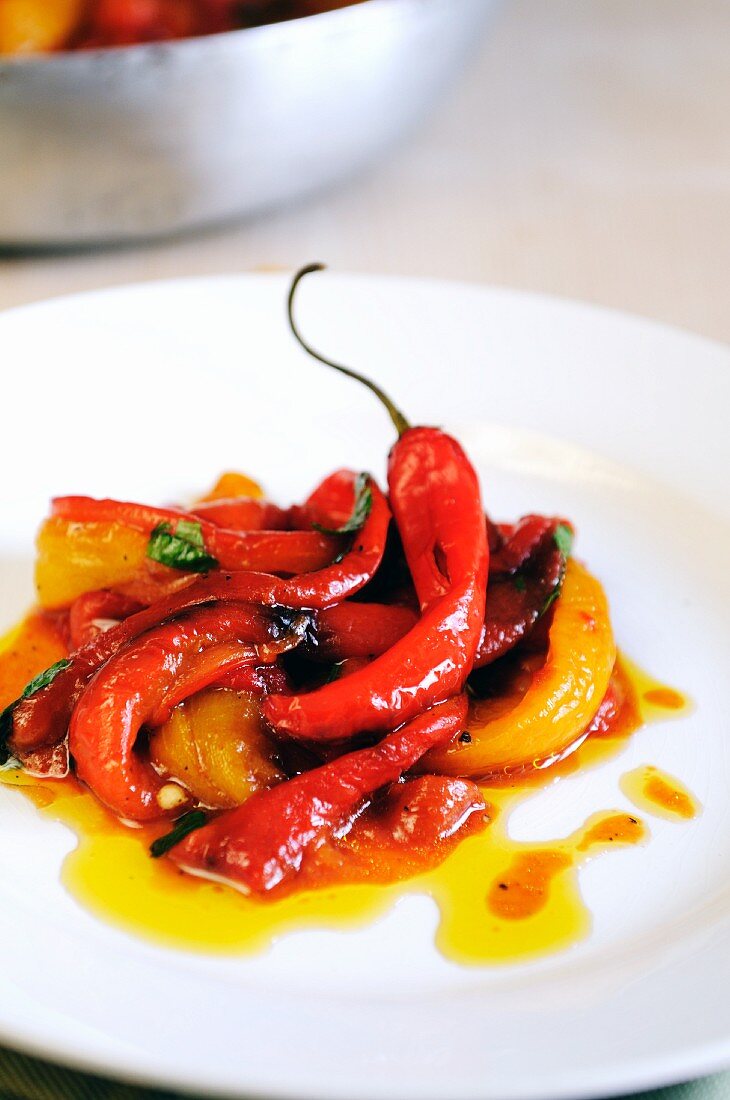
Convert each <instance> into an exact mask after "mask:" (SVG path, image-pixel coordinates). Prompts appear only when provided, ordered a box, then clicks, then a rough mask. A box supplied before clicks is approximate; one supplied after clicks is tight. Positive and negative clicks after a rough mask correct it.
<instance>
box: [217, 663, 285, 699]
mask: <svg viewBox="0 0 730 1100" xmlns="http://www.w3.org/2000/svg"><path fill="white" fill-rule="evenodd" d="M215 682H216V684H217V686H218V687H223V688H230V690H231V691H250V692H252V693H253V694H254V695H269V694H270V693H271V692H274V691H275V692H276V693H277V694H279V695H282V694H286V692H288V691H291V687H290V685H289V680H288V677H287V675H286V672H285V671H284V669H283V668H282V667H281V665H258V664H255V665H242V666H241V667H240V668H237V669H234V670H233V671H232V672H227V673H226V674H225V675H224V676H221V677H220V679H218V680H216V681H215Z"/></svg>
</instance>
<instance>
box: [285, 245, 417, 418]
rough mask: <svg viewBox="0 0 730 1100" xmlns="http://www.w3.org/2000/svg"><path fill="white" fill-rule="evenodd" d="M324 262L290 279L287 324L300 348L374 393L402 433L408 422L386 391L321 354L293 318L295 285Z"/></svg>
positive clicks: (309, 267)
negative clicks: (304, 335) (305, 337)
mask: <svg viewBox="0 0 730 1100" xmlns="http://www.w3.org/2000/svg"><path fill="white" fill-rule="evenodd" d="M325 270H326V268H325V265H324V264H307V266H306V267H302V268H300V270H299V271H297V273H296V275H295V276H294V279H293V280H292V284H291V288H290V290H289V298H288V301H287V314H288V317H289V326H290V328H291V330H292V332H293V334H294V337H295V339H296V340H297V342H298V343H299V344H300V345H301V347H302V348H304V350H305V351H306V352H307V354H308V355H311V356H312V358H313V359H317V360H318V361H319V362H320V363H324V365H325V366H326V367H332V369H333V370H336V371H339V372H340V374H344V375H347V377H348V378H354V379H355V381H356V382H360V383H361V384H362V385H363V386H367V388H368V389H369V390H370V392H371V393H374V394H375V396H376V397H377V399H378V401H380V403H381V405H383V406H384V408H385V409H386V411H387V413H388V416H389V417H390V419H391V420H392V421H393V426H394V428H395V430H396V431H397V433H398V435H399V436H401V435H403V433H404V432H406V431H408V429H409V428H410V426H411V425H410V423H409V422H408V420H407V419H406V418H405V416H404V415H403V413H402V412H401V411H400V409H399V408H398V406H397V405H396V404H395V403H394V402H393V401H391V399H390V398H389V397H388V395H387V393H385V391H384V390H382V389H381V388H380V386H378V385H377V384H376V383H375V382H372V381H371V380H370V379H369V378H366V377H365V375H364V374H360V373H359V372H358V371H356V370H353V369H352V368H351V367H344V366H342V364H341V363H335V362H334V360H332V359H328V358H327V357H326V356H325V355H321V354H320V353H319V352H318V351H316V350H315V348H313V347H312V346H311V344H309V343H308V342H307V341H306V340H305V339H304V337H303V336H302V334H301V332H300V331H299V328H298V326H297V323H296V321H295V320H294V298H295V297H296V292H297V287H298V286H299V284H300V282H301V281H302V279H303V278H304V276H305V275H311V274H312V272H314V271H325Z"/></svg>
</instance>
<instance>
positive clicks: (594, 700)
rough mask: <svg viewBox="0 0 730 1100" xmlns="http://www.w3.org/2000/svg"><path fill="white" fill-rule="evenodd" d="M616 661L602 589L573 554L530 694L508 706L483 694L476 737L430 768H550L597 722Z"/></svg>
mask: <svg viewBox="0 0 730 1100" xmlns="http://www.w3.org/2000/svg"><path fill="white" fill-rule="evenodd" d="M615 660H616V644H615V642H614V638H613V631H612V629H611V621H610V619H609V614H608V603H607V601H606V595H605V593H604V591H603V588H602V587H601V585H600V584H599V582H598V581H597V580H596V579H595V577H592V576H591V574H590V573H588V572H587V570H586V569H584V568H583V566H582V565H579V564H578V563H577V562H576V561H573V560H571V561H570V562H569V563H568V567H567V570H566V574H565V581H564V583H563V589H562V592H561V595H560V598H559V599H558V600H557V602H556V604H555V611H554V615H553V621H552V625H551V627H550V635H549V645H548V653H547V658H546V660H545V664H544V665H543V666H542V667H541V668H539V669H538V670H537V671H536V672H535V673H534V674H533V677H532V681H531V684H530V686H529V687H528V689H527V691H526V693H525V694H524V695H522V696H521V697H518V701H517V702H515V704H514V706H511V707H508V708H507V709H506V711H505V708H504V701H503V700H502V701H500V700H496V701H495V700H491V699H485V700H476V701H475V702H474V703H473V704H472V706H471V708H470V714H469V718H468V724H467V729H468V731H469V734H470V736H471V741H466V742H465V741H456V742H454V743H453V744H451V745H449V746H448V748H446V749H440V750H439V751H437V752H430V753H429V754H428V756H426V758H425V766H426V768H427V769H428V771H432V772H436V773H439V774H443V775H458V776H469V777H471V778H474V779H482V778H486V777H496V776H499V775H500V774H504V773H505V772H510V771H513V770H514V771H519V770H522V769H524V768H529V767H541V766H542V767H545V766H546V765H547V764H548V763H551V762H553V761H554V760H555V759H556V758H558V757H559V756H560V755H561V754H564V753H565V752H566V750H567V749H569V748H570V747H571V746H572V745H573V744H575V742H577V741H578V740H579V739H580V738H581V735H582V734H583V733H584V732H585V730H586V728H587V727H588V726H589V725H590V723H591V721H592V719H593V717H594V716H595V713H596V711H597V710H598V707H599V706H600V704H601V701H602V699H603V697H604V695H605V693H606V690H607V688H608V683H609V679H610V677H611V671H612V669H613V666H614V662H615Z"/></svg>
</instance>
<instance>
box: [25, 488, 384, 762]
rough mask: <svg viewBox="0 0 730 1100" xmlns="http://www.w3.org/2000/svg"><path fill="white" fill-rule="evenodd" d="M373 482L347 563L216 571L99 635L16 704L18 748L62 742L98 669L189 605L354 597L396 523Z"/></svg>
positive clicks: (310, 602)
mask: <svg viewBox="0 0 730 1100" xmlns="http://www.w3.org/2000/svg"><path fill="white" fill-rule="evenodd" d="M368 487H369V489H370V494H371V508H370V512H369V514H368V516H367V518H366V519H365V522H364V524H363V526H362V528H361V529H360V531H359V532H357V533H356V535H355V539H354V542H353V545H352V547H351V549H350V550H349V552H348V553H346V554H345V555H344V557H343V558H342V560H341V561H339V562H334V563H333V564H332V565H329V566H327V568H325V569H321V570H318V571H317V572H314V573H305V574H302V575H301V576H298V577H292V578H290V579H288V580H284V579H281V578H279V577H274V576H271V575H269V574H265V573H248V572H241V573H228V572H215V573H211V574H209V575H208V576H206V577H201V578H200V579H199V580H197V581H195V582H194V583H192V584H190V585H188V586H187V587H186V588H185V589H183V591H181V592H178V593H176V594H175V595H173V596H170V597H168V598H167V599H164V600H160V601H158V602H157V603H155V604H153V605H152V606H151V607H148V608H146V609H145V610H144V611H140V612H138V613H137V614H136V615H131V616H130V617H129V618H128V619H125V620H124V621H123V622H121V623H119V625H118V626H115V627H112V628H111V629H110V630H107V631H106V632H105V633H102V634H99V635H97V636H96V637H95V638H93V639H92V640H91V641H90V642H88V643H87V644H86V645H85V646H83V647H82V648H81V649H80V650H79V651H78V652H77V653H75V654H74V655H73V656H72V657H71V659H70V661H69V663H68V665H67V666H66V667H64V668H63V669H61V670H60V671H58V673H57V675H55V676H54V678H53V680H52V682H50V683H49V684H48V685H47V686H46V687H43V688H41V689H40V690H38V691H36V692H34V693H33V694H32V696H31V697H30V698H27V699H23V700H21V701H19V702H18V703H17V704H16V706H15V707H14V710H13V714H12V728H11V731H10V736H9V744H10V747H11V749H12V751H13V752H14V753H15V754H16V755H17V756H18V757H19V758H20V759H22V758H23V754H25V753H28V752H33V751H35V750H36V749H40V748H44V747H48V746H51V745H55V744H58V743H59V742H61V741H62V740H63V739H64V737H65V736H66V731H67V729H68V723H69V719H70V717H71V712H72V710H73V708H74V706H75V704H76V700H77V699H78V698H79V696H80V694H81V692H82V691H83V689H84V687H85V686H86V684H87V683H88V681H89V680H90V679H91V677H92V676H93V674H94V672H95V671H96V670H97V669H98V668H99V667H100V666H101V665H103V664H104V663H105V662H106V661H108V660H109V659H110V658H111V657H113V656H114V654H115V653H117V652H118V651H119V649H120V648H121V647H122V646H123V645H126V644H127V642H130V641H131V640H132V639H133V638H136V637H138V636H139V635H140V634H142V633H144V631H146V630H150V629H151V628H152V627H154V626H156V625H158V624H159V623H161V622H164V621H165V620H167V619H172V618H173V617H174V616H176V615H180V614H182V613H183V612H185V611H189V610H190V609H191V608H194V607H198V606H200V605H201V604H206V603H213V602H214V601H217V600H224V601H228V600H235V601H239V602H247V603H256V604H263V605H265V606H268V607H276V606H280V607H285V608H293V609H295V610H301V609H308V608H311V609H314V610H318V609H322V608H326V607H330V606H331V605H332V604H335V603H337V602H339V601H340V600H343V599H345V598H346V597H348V596H351V595H354V594H355V593H356V592H358V591H359V590H360V589H361V588H363V587H364V586H365V585H366V584H367V583H368V581H369V580H371V579H372V577H373V576H374V574H375V572H376V570H377V568H378V566H379V565H380V562H381V560H382V557H383V551H384V549H385V542H386V538H387V534H388V525H389V523H390V509H389V507H388V503H387V501H386V499H385V497H384V496H383V494H382V492H381V491H380V489H379V488H378V486H377V484H376V483H375V482H374V481H373V480H372V479H369V480H368Z"/></svg>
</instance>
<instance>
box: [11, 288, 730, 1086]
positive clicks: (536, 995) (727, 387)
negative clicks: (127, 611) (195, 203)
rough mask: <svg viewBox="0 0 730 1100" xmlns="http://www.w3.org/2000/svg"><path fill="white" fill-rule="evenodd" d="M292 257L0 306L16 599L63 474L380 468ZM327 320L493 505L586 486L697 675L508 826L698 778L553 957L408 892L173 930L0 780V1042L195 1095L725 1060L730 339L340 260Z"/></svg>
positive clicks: (436, 1082)
mask: <svg viewBox="0 0 730 1100" xmlns="http://www.w3.org/2000/svg"><path fill="white" fill-rule="evenodd" d="M286 285H287V280H286V279H285V278H283V277H278V276H277V277H259V276H255V277H241V278H226V279H212V280H202V281H192V282H179V283H166V284H162V285H148V286H140V287H134V288H129V289H123V290H115V291H112V292H109V293H103V294H96V295H88V296H83V297H78V298H71V299H67V300H62V301H57V302H52V303H49V304H45V305H39V306H32V307H30V308H27V309H23V310H19V311H17V312H14V313H8V314H5V315H4V316H3V317H1V318H0V347H2V360H3V364H4V372H3V379H4V380H3V390H4V399H5V400H4V410H3V411H4V415H3V427H2V433H1V434H0V455H1V457H2V469H3V471H4V472H3V478H2V491H1V496H2V501H1V503H2V516H3V523H2V535H1V536H0V540H1V541H0V554H1V555H2V566H3V569H2V578H1V585H2V586H1V588H0V618H1V619H2V622H3V623H5V622H7V623H10V622H11V621H12V620H13V618H14V616H16V615H17V614H18V613H19V612H20V611H21V610H22V609H23V607H24V606H25V605H26V604H27V603H28V601H29V599H30V597H31V587H30V567H29V562H30V551H31V543H32V537H33V531H34V528H35V526H36V524H37V521H38V519H39V517H40V516H41V515H42V513H43V510H44V507H45V504H46V498H47V497H48V496H50V495H51V494H52V493H60V492H74V491H80V492H84V493H91V494H98V495H104V494H108V495H111V496H120V497H125V496H126V497H136V496H139V497H142V498H145V499H149V500H155V499H159V500H167V499H175V498H176V497H179V496H180V494H182V493H184V492H189V491H192V490H195V489H198V488H200V487H201V486H205V484H206V483H207V482H209V481H210V480H211V479H212V478H213V476H214V475H215V474H216V473H217V472H218V471H219V470H221V469H222V468H226V467H234V468H236V467H239V468H243V469H245V470H247V471H250V472H251V473H252V474H254V475H261V476H262V477H263V478H264V479H265V481H266V483H267V485H268V487H269V489H270V490H271V492H272V494H273V495H274V496H275V497H278V498H280V499H282V500H285V501H287V500H291V499H296V498H297V497H300V496H301V494H302V493H304V492H305V491H306V490H307V489H308V487H310V486H311V485H312V484H313V483H314V482H315V481H316V480H317V478H318V477H319V476H320V475H321V474H322V473H323V472H324V471H327V470H329V469H331V468H333V467H335V466H338V465H342V464H347V465H350V466H354V467H356V468H371V469H373V470H375V471H377V472H378V473H382V471H383V467H384V455H385V453H386V451H387V448H388V446H389V445H390V443H391V441H392V431H391V429H390V427H389V424H388V422H387V420H386V417H385V415H384V414H383V413H382V411H381V410H380V409H379V408H378V407H377V406H376V404H375V403H374V401H373V400H372V399H371V398H370V397H369V395H368V394H366V393H365V392H361V391H360V390H359V389H358V388H357V387H356V386H355V385H354V383H351V382H349V381H347V380H346V379H342V378H339V377H336V376H334V375H333V374H332V373H331V372H327V371H325V369H324V368H321V367H319V366H318V365H317V364H315V363H313V362H311V361H308V360H307V359H306V357H304V356H303V355H302V354H301V353H300V352H299V351H298V350H297V348H296V347H295V346H294V344H293V342H292V341H291V339H290V337H289V336H288V333H287V329H286V325H285V322H284V307H283V302H284V295H285V288H286ZM300 316H301V318H302V322H303V324H304V325H305V327H306V330H307V332H308V333H309V334H311V338H312V339H313V340H314V341H316V342H317V343H318V344H319V345H320V346H321V347H322V348H325V349H326V350H327V351H328V352H330V353H331V354H333V355H338V356H340V357H341V358H342V359H343V360H344V361H346V362H351V363H353V364H357V365H359V366H360V367H362V368H363V369H365V370H368V371H369V372H370V373H371V374H372V375H374V376H376V377H377V378H378V379H379V380H380V381H381V382H382V383H383V384H384V385H385V386H386V387H387V388H388V389H389V390H391V391H392V392H393V394H394V395H395V397H396V398H397V399H398V400H399V402H401V403H402V405H403V407H404V408H405V410H406V411H407V412H408V413H409V414H410V415H411V417H412V418H413V420H414V421H416V422H418V421H420V422H433V421H438V422H440V423H442V424H444V425H447V426H448V427H449V428H452V429H454V430H456V431H458V432H459V433H460V434H461V436H462V438H463V439H464V442H465V443H466V444H467V446H468V447H469V448H470V450H471V452H472V454H473V455H474V457H475V459H476V460H477V462H478V464H479V467H480V470H481V474H482V477H483V487H484V496H485V501H486V503H487V505H488V507H489V508H490V511H492V512H493V513H495V514H496V515H500V516H513V515H517V514H519V513H520V512H523V511H525V510H528V509H530V510H541V509H546V510H554V511H558V510H559V511H561V512H564V513H566V514H568V515H570V516H571V517H573V518H574V520H575V521H576V523H577V525H578V528H579V531H580V542H579V553H580V554H581V556H583V557H585V558H586V559H587V560H588V561H589V562H590V563H591V565H592V567H593V568H594V569H595V571H596V572H597V573H598V574H599V575H600V576H601V577H602V578H603V580H604V581H605V583H606V587H607V589H608V592H609V594H610V597H611V601H612V605H613V614H614V620H615V626H616V630H617V634H618V637H619V640H620V643H621V644H622V646H623V647H624V649H625V650H626V651H627V652H628V653H629V654H630V655H631V656H633V657H635V658H636V659H638V660H639V661H640V662H641V663H642V664H643V665H644V666H645V667H648V668H649V669H650V670H651V671H652V672H653V673H654V674H656V675H657V676H659V677H660V678H662V679H664V680H666V681H668V682H669V683H671V684H673V685H675V686H677V687H679V688H681V689H683V690H684V691H686V692H688V693H689V694H690V695H691V696H692V697H693V699H694V700H695V703H696V709H695V711H694V713H693V714H692V715H691V716H689V717H687V718H684V719H682V720H680V721H675V722H672V723H667V724H664V725H655V726H652V727H649V728H647V729H646V730H644V731H642V732H641V733H640V734H639V735H637V737H635V738H634V739H633V741H632V742H631V743H630V745H629V747H628V748H627V749H626V750H625V752H624V753H623V755H622V756H621V757H620V758H619V759H616V760H614V761H611V762H610V763H608V764H606V765H604V766H603V767H602V768H601V769H600V770H598V771H594V772H591V773H589V774H586V775H583V776H576V777H573V778H570V779H567V780H565V781H564V782H562V783H561V784H559V785H558V787H557V789H556V788H553V789H552V790H550V791H546V792H545V793H543V794H540V795H539V796H537V797H536V798H535V799H533V800H532V801H531V802H530V803H529V804H528V805H527V806H525V807H524V808H523V809H521V810H520V812H519V814H518V815H516V816H515V818H514V821H513V831H514V833H515V834H516V835H519V836H521V837H536V838H537V837H539V836H557V835H560V834H561V833H563V834H565V833H567V832H569V831H570V830H571V829H573V828H575V827H576V826H577V825H578V824H579V823H580V822H581V821H582V820H583V819H584V817H585V816H586V814H587V813H589V812H591V811H592V810H593V809H595V808H597V807H599V806H604V805H605V806H611V805H616V806H625V807H627V806H628V803H627V802H626V801H625V799H624V798H623V796H622V795H621V793H620V791H619V788H618V777H619V776H620V774H621V773H622V772H624V771H625V770H627V769H628V768H630V767H634V766H637V765H638V764H641V763H644V762H653V763H655V764H658V765H660V766H661V767H663V768H666V769H667V770H669V771H670V772H673V773H675V774H677V775H679V776H680V777H681V778H682V779H683V780H684V781H685V782H686V783H687V784H688V785H689V787H690V788H691V789H692V790H693V791H694V792H695V794H696V795H697V796H698V797H699V799H700V800H701V801H702V803H704V806H705V811H704V814H703V815H702V816H701V817H700V818H698V819H697V820H695V821H694V822H692V823H691V824H688V825H685V826H676V825H673V824H670V823H668V822H662V821H658V820H657V821H655V822H653V823H652V825H651V829H652V841H651V843H650V845H649V847H648V848H645V849H644V848H641V849H634V850H629V851H625V852H617V853H614V855H613V857H612V858H611V859H607V860H598V861H595V862H594V863H591V864H589V865H588V866H587V867H586V868H585V869H584V870H583V871H582V873H581V885H582V890H583V893H584V896H585V898H586V899H587V902H588V904H589V907H590V909H591V911H592V912H593V914H594V926H593V931H592V934H591V936H590V937H589V938H588V939H587V940H586V941H584V942H582V943H581V944H579V945H577V946H576V947H575V948H573V949H572V950H570V951H568V952H566V953H564V954H561V955H556V956H553V957H551V958H548V959H546V960H544V961H541V962H537V963H531V964H529V965H522V966H509V967H503V968H496V969H495V968H492V969H489V968H484V969H461V968H459V967H458V966H455V965H452V964H449V963H447V962H445V961H444V960H443V959H442V958H440V957H439V956H438V955H437V954H436V952H435V951H434V949H433V947H432V945H431V936H432V933H433V929H434V926H435V911H434V909H433V906H432V903H431V902H429V901H428V900H427V899H419V898H407V899H404V900H403V901H402V902H401V903H400V904H399V905H398V906H397V907H396V908H395V910H394V911H393V912H392V913H391V914H390V915H389V916H388V917H386V918H385V919H383V920H382V921H380V922H379V923H377V924H376V925H374V926H373V927H371V928H370V929H368V930H367V931H364V932H359V933H348V934H345V933H324V932H309V933H301V934H297V935H292V936H290V937H288V938H284V939H283V940H281V941H280V942H279V943H278V944H277V945H276V946H275V948H274V949H273V950H272V951H271V952H270V953H269V954H267V955H265V956H262V957H259V958H255V959H247V958H241V957H230V958H210V957H206V956H202V955H195V954H186V953H183V952H179V951H174V950H169V951H167V950H163V949H159V948H156V947H153V946H150V945H149V944H147V943H145V942H142V941H141V940H137V939H135V938H132V937H131V936H127V935H125V934H123V933H121V932H119V931H116V930H115V929H113V928H111V927H109V926H107V925H105V924H102V923H100V922H98V921H97V920H96V919H94V918H93V917H92V916H90V915H89V914H88V913H87V912H86V911H84V910H83V909H82V908H80V907H79V906H78V905H77V904H76V902H75V901H74V900H73V899H72V898H70V897H69V896H68V895H67V894H65V893H64V891H63V889H62V888H61V886H60V885H59V881H58V871H59V866H60V863H61V860H62V857H63V855H64V853H65V852H66V851H68V850H69V849H70V848H71V847H72V845H73V838H72V836H71V835H70V833H68V831H66V830H65V829H64V828H63V827H62V826H60V825H53V824H52V823H50V822H48V821H47V820H45V819H42V818H40V817H39V816H38V815H37V814H36V813H35V811H34V810H33V809H32V807H31V806H30V805H29V804H28V803H27V802H26V801H25V800H24V799H23V798H22V796H21V795H18V794H16V793H15V792H11V791H8V790H3V791H0V834H1V835H2V845H1V846H0V934H1V935H2V939H3V942H4V943H5V945H6V947H5V951H4V955H3V965H2V967H0V1038H2V1040H3V1041H7V1042H10V1043H15V1044H17V1045H18V1046H21V1047H23V1048H25V1049H28V1050H31V1051H35V1052H39V1053H43V1054H45V1055H47V1056H49V1057H51V1058H56V1059H59V1060H63V1061H64V1062H69V1063H72V1064H74V1065H78V1066H83V1067H87V1068H94V1069H98V1070H101V1071H108V1072H111V1073H116V1074H120V1075H123V1076H124V1077H126V1078H135V1079H140V1080H144V1081H150V1082H158V1083H161V1084H166V1085H170V1086H173V1085H174V1086H179V1087H187V1088H190V1089H196V1090H200V1091H204V1090H208V1091H211V1092H218V1093H220V1092H230V1093H233V1094H236V1095H249V1094H254V1095H257V1096H267V1097H268V1096H272V1097H273V1096H277V1097H317V1098H318V1100H327V1098H329V1097H332V1098H335V1097H336V1098H338V1100H357V1098H363V1100H365V1098H367V1100H375V1098H387V1097H390V1098H394V1100H395V1098H397V1100H406V1098H410V1097H413V1098H418V1100H431V1098H433V1100H436V1098H438V1100H447V1098H448V1100H459V1098H482V1100H485V1098H495V1100H496V1098H501V1100H505V1098H511V1097H514V1098H517V1097H521V1098H527V1097H532V1098H538V1097H539V1098H546V1097H558V1096H559V1097H563V1098H565V1097H572V1096H587V1095H597V1094H607V1093H609V1092H613V1091H619V1090H628V1089H635V1088H640V1087H649V1086H654V1085H659V1084H663V1083H666V1082H669V1081H671V1080H677V1079H679V1078H682V1077H687V1076H690V1075H693V1074H699V1073H704V1072H709V1071H711V1070H715V1069H718V1068H719V1067H721V1066H724V1065H726V1064H727V1063H728V1062H729V1061H730V950H729V948H730V942H729V941H730V870H729V869H730V809H729V807H730V798H728V783H729V781H730V767H729V764H728V747H727V746H728V734H729V733H730V729H729V727H728V704H727V674H728V668H729V667H730V664H729V657H730V652H729V649H728V636H727V621H728V617H729V616H730V589H729V586H728V568H727V566H728V550H727V547H728V544H729V540H728V536H729V535H730V530H729V527H730V524H729V523H728V519H729V508H728V491H727V478H728V473H729V472H730V463H729V461H728V458H729V451H730V447H729V446H728V438H729V436H730V433H729V432H728V426H727V422H728V412H729V411H730V356H728V353H727V351H725V350H724V349H722V348H720V347H717V346H713V345H712V344H709V343H706V342H704V341H702V340H699V339H697V338H695V337H691V336H687V335H683V334H681V333H677V332H673V331H671V330H669V329H665V328H659V327H656V326H654V325H651V324H648V323H646V322H644V321H639V320H634V319H629V318H625V317H621V316H618V315H615V314H611V313H605V312H602V311H599V310H595V309H591V308H587V307H585V306H580V305H573V304H570V303H562V302H557V301H551V300H549V299H545V298H539V297H530V296H525V295H520V294H514V293H511V292H509V291H502V290H489V289H480V288H477V287H468V286H456V285H442V284H437V283H419V282H409V281H401V280H393V279H367V278H341V277H334V276H319V277H317V278H313V279H312V280H311V281H310V282H309V283H308V284H306V285H305V286H304V287H303V288H302V295H301V300H300Z"/></svg>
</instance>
